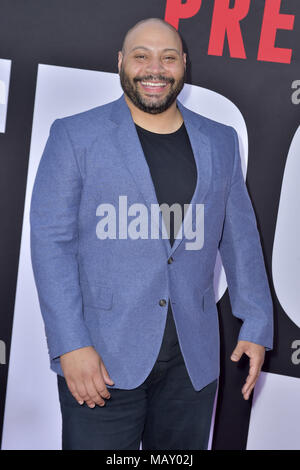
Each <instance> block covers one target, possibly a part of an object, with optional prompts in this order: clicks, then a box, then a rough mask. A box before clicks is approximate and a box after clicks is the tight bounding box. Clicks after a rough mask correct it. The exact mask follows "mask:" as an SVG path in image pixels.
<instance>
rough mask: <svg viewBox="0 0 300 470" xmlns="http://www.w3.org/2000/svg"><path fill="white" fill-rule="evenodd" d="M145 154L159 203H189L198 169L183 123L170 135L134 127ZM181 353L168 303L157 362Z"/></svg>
mask: <svg viewBox="0 0 300 470" xmlns="http://www.w3.org/2000/svg"><path fill="white" fill-rule="evenodd" d="M135 127H136V130H137V133H138V136H139V139H140V142H141V145H142V149H143V152H144V154H145V157H146V160H147V163H148V166H149V170H150V173H151V177H152V181H153V184H154V188H155V192H156V197H157V202H158V204H159V205H160V204H163V203H167V204H168V205H169V206H171V205H172V204H174V203H179V204H180V205H181V213H182V220H183V217H184V204H189V203H190V201H191V199H192V196H193V194H194V191H195V187H196V181H197V167H196V163H195V159H194V154H193V150H192V147H191V143H190V140H189V136H188V133H187V131H186V128H185V125H184V123H183V124H182V126H181V127H180V128H179V129H178V130H177V131H175V132H172V133H171V134H157V133H154V132H150V131H148V130H146V129H143V128H142V127H140V126H138V125H137V124H135ZM170 214H171V216H170V244H171V246H172V245H173V243H174V238H175V237H174V219H173V215H172V212H171V213H170ZM178 353H180V348H179V344H178V338H177V332H176V326H175V323H174V319H173V312H172V309H171V304H170V301H169V303H168V313H167V321H166V327H165V331H164V337H163V341H162V344H161V348H160V351H159V355H158V358H157V360H158V361H167V360H169V359H171V358H172V357H174V356H175V355H176V354H178Z"/></svg>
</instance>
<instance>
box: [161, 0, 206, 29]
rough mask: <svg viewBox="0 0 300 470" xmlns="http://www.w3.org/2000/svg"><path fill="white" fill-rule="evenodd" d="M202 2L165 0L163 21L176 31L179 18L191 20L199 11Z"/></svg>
mask: <svg viewBox="0 0 300 470" xmlns="http://www.w3.org/2000/svg"><path fill="white" fill-rule="evenodd" d="M201 3H202V0H187V1H186V2H185V3H182V1H181V0H167V5H166V12H165V21H167V22H168V23H170V24H171V25H172V26H174V28H176V29H178V25H179V19H180V18H191V17H192V16H194V15H196V13H198V11H199V10H200V7H201Z"/></svg>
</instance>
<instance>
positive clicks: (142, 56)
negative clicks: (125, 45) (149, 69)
mask: <svg viewBox="0 0 300 470" xmlns="http://www.w3.org/2000/svg"><path fill="white" fill-rule="evenodd" d="M135 58H136V59H144V58H145V56H144V55H143V54H140V55H136V56H135Z"/></svg>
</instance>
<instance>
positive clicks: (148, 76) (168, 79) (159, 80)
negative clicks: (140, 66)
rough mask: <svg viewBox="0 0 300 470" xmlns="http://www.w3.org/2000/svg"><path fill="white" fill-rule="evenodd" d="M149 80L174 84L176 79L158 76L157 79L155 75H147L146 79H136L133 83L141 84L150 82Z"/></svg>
mask: <svg viewBox="0 0 300 470" xmlns="http://www.w3.org/2000/svg"><path fill="white" fill-rule="evenodd" d="M148 80H156V81H158V82H166V83H172V84H173V83H174V82H175V79H174V78H170V77H164V76H163V75H158V76H157V77H154V76H153V75H147V76H145V77H134V79H133V81H134V82H135V83H137V82H141V81H148Z"/></svg>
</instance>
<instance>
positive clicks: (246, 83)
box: [0, 0, 300, 449]
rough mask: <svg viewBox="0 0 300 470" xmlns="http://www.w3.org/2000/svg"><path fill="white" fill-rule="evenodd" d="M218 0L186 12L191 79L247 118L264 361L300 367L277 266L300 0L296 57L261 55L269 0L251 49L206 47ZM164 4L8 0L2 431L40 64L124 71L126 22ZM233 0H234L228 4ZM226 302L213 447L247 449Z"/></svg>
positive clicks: (299, 12) (281, 33) (262, 0)
mask: <svg viewBox="0 0 300 470" xmlns="http://www.w3.org/2000/svg"><path fill="white" fill-rule="evenodd" d="M171 1H173V2H174V4H178V5H179V4H180V3H182V4H185V3H188V0H186V1H182V2H180V1H177V0H176V1H175V0H171ZM219 1H220V0H216V2H215V1H214V0H202V5H201V8H200V9H199V11H198V12H197V13H196V14H195V15H194V16H193V17H191V18H186V19H181V20H180V21H179V31H180V33H181V35H182V36H183V38H184V42H185V45H186V49H187V51H188V55H189V62H190V70H189V73H188V79H187V81H188V83H191V84H194V85H198V86H201V87H205V88H208V89H211V90H214V91H216V92H218V93H220V94H222V95H224V96H225V97H227V98H229V99H230V100H231V101H232V102H233V103H235V104H236V106H237V107H238V108H239V110H240V111H241V113H242V114H243V117H244V119H245V121H246V125H247V129H248V138H249V162H248V172H247V187H248V190H249V193H250V196H251V199H252V203H253V206H254V209H255V213H256V216H257V221H258V226H259V229H260V234H261V241H262V245H263V250H264V255H265V261H266V266H267V271H268V276H269V281H270V286H271V290H272V295H273V301H274V308H275V348H274V350H273V351H271V352H269V353H267V354H266V362H265V364H264V367H263V370H264V371H268V372H273V373H277V374H282V375H289V376H292V377H300V366H299V365H295V364H293V363H292V361H291V353H292V350H291V344H292V342H293V340H295V339H299V329H298V328H297V326H296V325H295V324H294V323H293V322H292V321H291V320H290V319H289V317H288V316H287V315H286V314H285V312H284V311H283V310H282V308H281V306H280V304H279V302H278V300H277V298H276V294H275V291H274V287H273V283H272V276H271V261H272V248H273V240H274V232H275V225H276V218H277V211H278V204H279V198H280V190H281V182H282V177H283V172H284V167H285V161H286V157H287V153H288V150H289V146H290V143H291V140H292V138H293V135H294V134H295V131H296V129H297V128H298V126H299V111H300V105H297V104H293V102H292V100H291V95H292V92H293V90H292V83H293V81H294V80H297V79H298V80H299V79H300V41H299V37H300V2H299V0H282V1H281V2H280V1H279V3H280V4H281V9H280V12H281V13H282V14H292V15H294V17H295V21H294V25H293V28H292V29H290V30H284V29H282V30H278V32H277V36H276V43H275V44H276V46H278V47H282V48H289V49H292V58H291V62H290V63H280V62H270V61H261V60H257V53H258V46H259V40H260V34H261V27H262V20H263V13H264V8H265V4H266V3H268V2H269V0H252V1H251V2H250V9H249V13H248V15H247V16H246V17H245V18H244V19H243V20H242V21H241V23H240V26H241V32H242V36H243V41H244V47H245V51H246V58H245V59H241V58H234V57H231V56H230V49H229V47H228V42H227V40H226V39H225V43H224V50H223V55H222V56H215V55H209V54H208V45H209V38H210V32H211V21H212V16H213V9H214V6H215V3H218V2H219ZM222 1H223V0H221V2H222ZM272 1H275V3H277V4H278V1H277V0H271V2H272ZM169 3H170V2H169ZM194 3H195V2H194ZM200 3H201V2H200V1H199V4H200ZM275 3H274V5H275ZM166 5H167V2H166V0H151V2H149V1H141V0H110V1H109V2H106V1H101V0H0V58H1V59H10V60H12V68H11V80H10V90H9V101H8V112H7V123H6V132H5V133H3V134H1V133H0V214H1V230H0V314H1V320H0V340H2V341H4V342H5V344H6V348H7V351H6V364H2V365H0V440H1V430H2V420H3V413H4V405H5V392H6V381H7V373H8V367H9V349H10V339H11V333H12V322H13V312H14V299H15V291H16V281H17V271H18V261H19V250H20V242H21V230H22V223H23V210H24V200H25V191H26V181H27V168H28V158H29V148H30V139H31V127H32V118H33V109H34V96H35V87H36V78H37V68H38V64H39V63H43V64H51V65H58V66H66V67H75V68H81V69H88V70H101V71H106V72H117V51H118V50H119V49H120V46H121V43H122V39H123V36H124V34H125V33H126V31H127V30H128V29H129V28H130V27H131V26H132V25H133V24H135V23H136V22H137V21H138V20H140V19H142V18H147V17H160V18H165V12H166ZM235 5H236V3H235V1H231V2H230V7H234V6H235ZM218 310H219V317H220V331H221V377H220V390H219V398H218V407H217V413H216V422H215V432H214V439H213V449H244V448H245V447H246V442H247V433H248V425H249V416H250V411H251V400H249V401H244V400H243V398H242V395H241V392H240V390H241V387H242V385H243V383H244V380H245V378H246V376H247V373H248V361H247V360H246V358H244V359H242V360H241V361H240V363H239V364H235V363H232V362H231V361H230V355H231V352H232V350H233V348H234V346H235V344H236V339H237V335H238V331H239V328H240V325H241V323H240V320H238V319H237V318H235V317H233V315H232V314H231V310H230V302H229V297H228V293H227V292H226V293H225V294H224V296H223V298H222V299H221V300H220V302H219V303H218ZM20 393H21V391H20Z"/></svg>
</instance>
